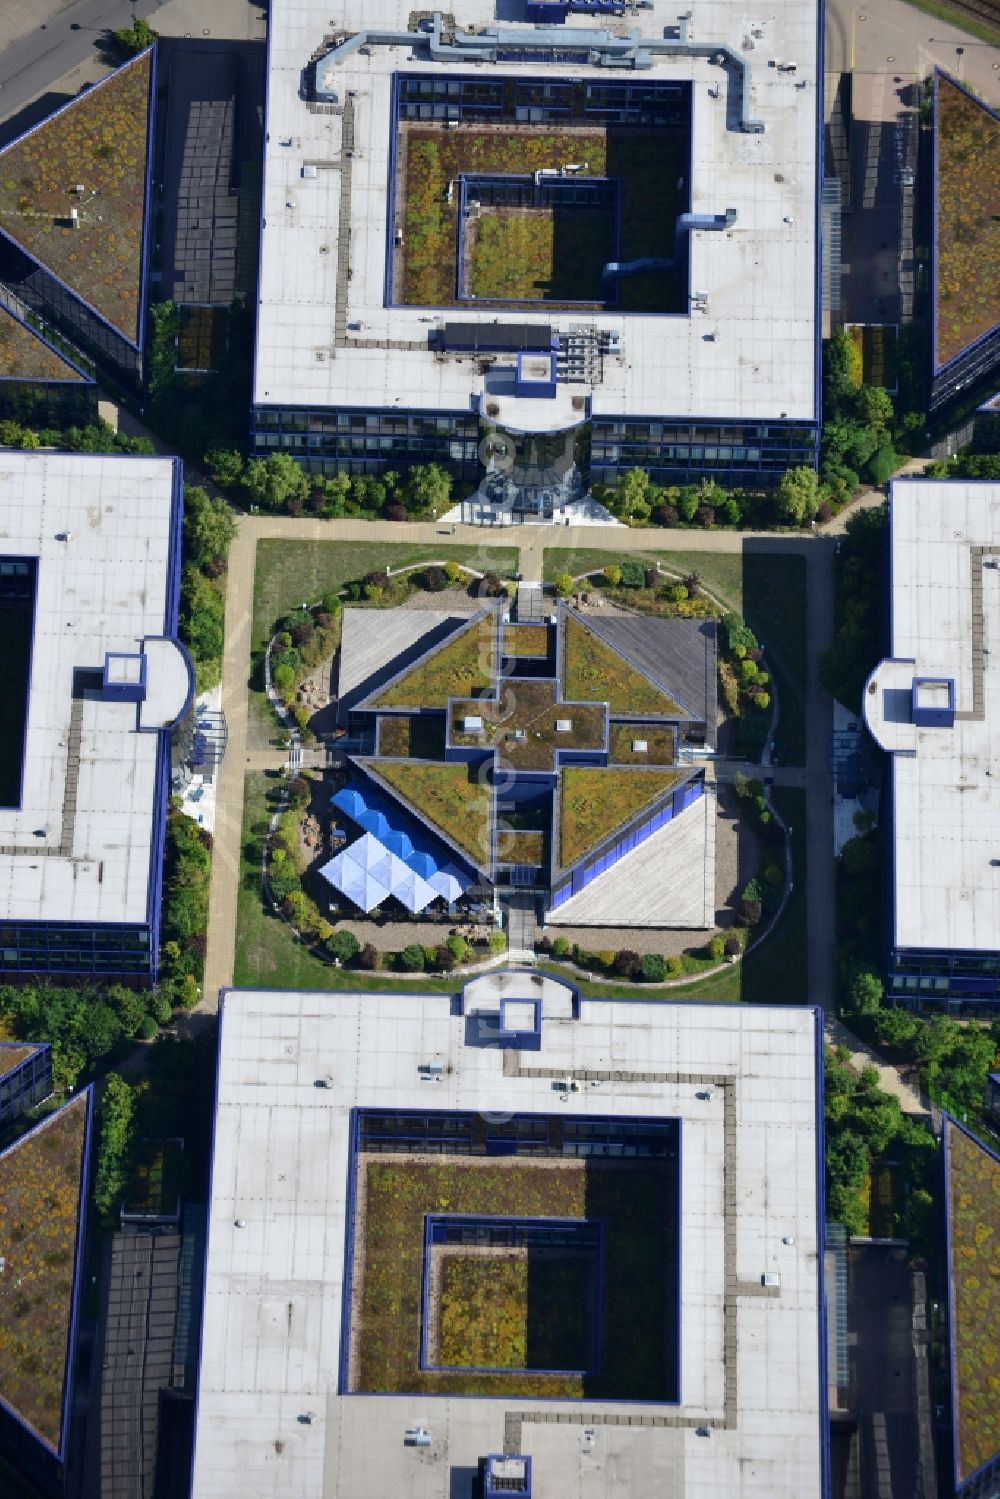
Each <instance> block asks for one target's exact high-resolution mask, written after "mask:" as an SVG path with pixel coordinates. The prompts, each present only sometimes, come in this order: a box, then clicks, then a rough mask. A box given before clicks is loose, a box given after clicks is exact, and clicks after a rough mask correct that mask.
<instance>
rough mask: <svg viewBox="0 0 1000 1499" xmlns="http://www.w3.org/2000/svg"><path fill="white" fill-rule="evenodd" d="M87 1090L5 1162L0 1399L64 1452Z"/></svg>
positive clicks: (0, 1160) (0, 1175) (2, 1158)
mask: <svg viewBox="0 0 1000 1499" xmlns="http://www.w3.org/2000/svg"><path fill="white" fill-rule="evenodd" d="M90 1099H91V1094H90V1090H89V1089H88V1090H87V1091H86V1092H85V1093H81V1094H79V1095H78V1097H76V1098H74V1099H73V1100H72V1101H71V1102H70V1103H67V1104H64V1105H63V1107H62V1108H61V1109H58V1110H57V1111H56V1112H55V1113H54V1114H50V1115H49V1116H48V1117H47V1118H46V1119H43V1120H42V1122H41V1124H38V1125H36V1126H35V1128H34V1129H33V1130H29V1132H28V1133H27V1134H26V1135H22V1136H21V1138H20V1139H19V1140H16V1141H15V1142H14V1144H13V1145H11V1146H9V1147H8V1148H7V1150H5V1151H4V1152H3V1154H2V1155H0V1246H2V1247H3V1254H4V1260H5V1264H4V1270H3V1275H2V1276H0V1400H2V1402H3V1404H4V1405H6V1406H7V1407H8V1409H10V1410H11V1411H13V1413H14V1415H15V1416H16V1417H17V1418H18V1420H20V1421H21V1422H23V1424H24V1425H25V1426H26V1427H27V1428H28V1429H29V1430H30V1431H31V1432H32V1433H33V1435H34V1436H36V1437H37V1438H38V1439H39V1441H41V1442H42V1443H44V1445H45V1446H46V1447H47V1448H49V1450H50V1451H52V1452H54V1453H55V1454H56V1455H57V1456H59V1455H61V1453H62V1449H63V1445H64V1437H65V1432H64V1427H63V1418H64V1415H65V1406H66V1398H65V1397H66V1377H67V1370H68V1366H69V1360H70V1352H71V1347H72V1340H73V1338H72V1335H73V1321H74V1316H75V1309H76V1291H77V1287H76V1280H77V1276H76V1263H77V1247H78V1240H79V1236H80V1232H81V1229H82V1221H81V1205H82V1203H83V1202H84V1200H85V1186H86V1169H85V1168H86V1155H87V1144H88V1124H89V1118H90Z"/></svg>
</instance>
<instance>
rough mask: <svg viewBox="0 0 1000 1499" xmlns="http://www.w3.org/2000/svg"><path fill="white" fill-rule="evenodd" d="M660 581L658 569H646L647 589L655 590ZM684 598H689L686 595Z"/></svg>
mask: <svg viewBox="0 0 1000 1499" xmlns="http://www.w3.org/2000/svg"><path fill="white" fill-rule="evenodd" d="M659 580H660V575H659V573H658V572H657V571H656V568H655V567H647V568H646V587H647V588H655V587H656V585H657V583H658V582H659ZM684 596H685V598H686V597H687V595H686V594H685V595H684Z"/></svg>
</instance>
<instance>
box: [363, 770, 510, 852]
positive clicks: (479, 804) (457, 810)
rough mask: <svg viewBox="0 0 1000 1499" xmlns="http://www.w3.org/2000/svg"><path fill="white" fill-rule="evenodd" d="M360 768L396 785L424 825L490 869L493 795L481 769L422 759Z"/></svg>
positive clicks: (393, 785) (389, 783)
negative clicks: (428, 825) (430, 826)
mask: <svg viewBox="0 0 1000 1499" xmlns="http://www.w3.org/2000/svg"><path fill="white" fill-rule="evenodd" d="M358 764H359V765H361V766H363V767H365V769H368V770H372V771H374V772H375V774H376V775H378V776H380V777H381V779H382V780H383V781H385V782H386V783H387V784H388V785H389V786H392V787H394V788H395V790H397V791H398V792H399V794H400V796H402V797H403V798H405V800H406V801H407V802H408V803H409V804H410V805H411V806H413V807H415V808H416V809H417V811H418V812H419V815H420V817H421V818H422V819H423V820H424V821H426V822H429V823H430V824H431V825H432V826H433V827H435V828H438V829H439V830H440V831H441V832H442V833H445V834H446V835H447V836H448V837H449V838H450V839H451V840H452V842H453V843H456V844H457V845H458V847H459V848H460V849H462V850H463V852H464V853H465V854H466V855H467V857H469V858H470V859H472V861H473V863H474V864H477V865H485V866H488V865H489V863H490V849H491V845H492V821H493V793H492V791H491V789H490V788H489V786H487V785H485V784H481V783H480V780H479V776H478V774H477V770H476V768H475V767H473V766H470V765H465V764H463V763H462V762H455V763H451V764H445V763H443V762H442V763H441V764H440V765H435V764H431V763H429V762H426V761H417V760H410V761H407V762H405V763H401V762H398V761H394V760H390V761H386V760H382V761H373V760H363V759H362V760H359V761H358Z"/></svg>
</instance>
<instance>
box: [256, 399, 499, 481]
mask: <svg viewBox="0 0 1000 1499" xmlns="http://www.w3.org/2000/svg"><path fill="white" fill-rule="evenodd" d="M478 450H479V418H478V416H476V415H475V413H474V412H469V411H436V412H427V411H370V410H369V411H353V410H344V409H338V410H330V409H322V408H321V409H317V410H309V409H308V408H304V407H273V406H267V407H263V406H259V407H257V408H256V409H255V411H254V415H253V451H254V454H255V455H256V456H257V457H259V458H266V457H267V455H268V454H269V453H273V452H277V451H280V452H284V453H290V454H291V456H292V457H293V458H297V459H299V460H300V461H301V462H302V463H303V464H304V465H305V466H306V467H307V468H308V469H309V470H310V471H311V472H313V473H318V474H323V475H332V474H337V473H348V474H382V473H385V472H386V471H387V470H389V469H397V470H400V471H403V472H405V471H406V470H407V469H409V468H412V467H413V465H414V464H417V463H440V464H443V465H444V466H445V467H446V468H448V469H449V470H450V472H451V473H452V474H454V475H455V477H456V478H459V479H471V480H473V481H478V479H479V476H480V473H481V466H480V463H479V451H478Z"/></svg>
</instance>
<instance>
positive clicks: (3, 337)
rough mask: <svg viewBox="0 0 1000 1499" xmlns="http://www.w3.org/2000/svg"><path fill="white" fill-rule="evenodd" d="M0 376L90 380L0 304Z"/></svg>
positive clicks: (51, 382) (61, 381)
mask: <svg viewBox="0 0 1000 1499" xmlns="http://www.w3.org/2000/svg"><path fill="white" fill-rule="evenodd" d="M0 380H32V381H39V382H42V383H44V384H46V385H54V384H64V383H65V384H70V383H75V382H79V383H81V384H93V381H92V380H91V378H90V376H89V375H87V374H85V373H84V372H83V370H81V369H78V368H77V366H76V365H75V364H74V363H73V362H72V360H70V359H67V357H66V355H65V354H61V353H60V352H59V350H58V349H57V348H56V347H55V345H54V344H50V343H49V341H48V339H47V338H43V337H42V335H41V334H40V333H36V331H35V329H34V328H32V327H30V326H29V324H27V323H24V322H22V321H21V319H20V318H19V317H17V315H16V314H15V313H13V312H11V311H10V309H9V308H8V307H3V306H0Z"/></svg>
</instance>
